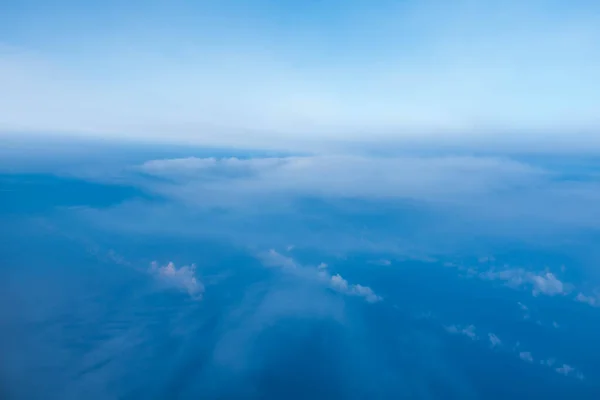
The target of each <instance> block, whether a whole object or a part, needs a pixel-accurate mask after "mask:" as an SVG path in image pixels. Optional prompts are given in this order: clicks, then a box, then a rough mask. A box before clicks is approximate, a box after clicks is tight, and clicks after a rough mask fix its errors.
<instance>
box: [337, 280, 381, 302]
mask: <svg viewBox="0 0 600 400" xmlns="http://www.w3.org/2000/svg"><path fill="white" fill-rule="evenodd" d="M331 287H333V288H334V289H336V290H337V291H339V292H341V293H345V294H348V295H350V296H360V297H364V299H365V300H366V301H367V302H369V303H377V302H378V301H381V300H383V299H382V297H381V296H378V295H376V294H375V293H374V292H373V290H372V289H371V288H370V287H368V286H362V285H359V284H355V285H350V284H348V281H347V280H345V279H344V278H342V276H341V275H340V274H335V275H333V276H332V277H331Z"/></svg>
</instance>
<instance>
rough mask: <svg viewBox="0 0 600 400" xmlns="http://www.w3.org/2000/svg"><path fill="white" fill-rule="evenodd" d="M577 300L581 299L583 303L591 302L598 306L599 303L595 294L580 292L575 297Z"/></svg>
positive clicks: (591, 304)
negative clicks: (588, 294) (589, 294)
mask: <svg viewBox="0 0 600 400" xmlns="http://www.w3.org/2000/svg"><path fill="white" fill-rule="evenodd" d="M575 300H576V301H579V302H581V303H586V304H589V305H590V306H596V304H597V300H596V298H595V297H593V296H586V295H585V294H583V293H581V292H580V293H578V294H577V296H576V297H575Z"/></svg>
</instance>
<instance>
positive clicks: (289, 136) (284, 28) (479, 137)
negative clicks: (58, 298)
mask: <svg viewBox="0 0 600 400" xmlns="http://www.w3.org/2000/svg"><path fill="white" fill-rule="evenodd" d="M2 8H3V12H2V13H1V15H0V86H1V87H3V88H4V90H3V92H4V94H5V95H4V96H2V98H1V99H0V131H1V132H4V133H15V132H19V133H20V132H32V133H37V134H56V133H68V134H74V135H93V136H100V137H103V138H129V139H134V140H147V141H156V140H160V141H168V142H184V143H194V144H211V145H212V144H219V145H234V146H254V147H268V146H275V147H280V148H294V147H297V146H299V144H300V143H304V144H306V143H307V142H309V143H314V142H315V141H333V142H344V141H353V140H361V141H368V140H403V139H406V138H411V139H413V138H417V139H418V140H421V139H423V140H425V141H431V140H434V141H436V143H437V142H439V141H440V140H448V141H450V142H461V143H466V144H470V143H481V142H483V143H486V144H488V145H492V144H497V143H499V142H503V143H504V142H506V143H509V144H513V145H515V146H528V145H529V146H530V147H536V146H540V145H542V143H548V142H549V143H551V144H550V147H552V146H554V147H555V148H564V147H565V146H569V147H574V148H577V149H589V148H590V147H592V148H598V147H599V146H600V139H598V137H599V136H600V135H598V129H599V128H600V117H599V116H598V115H599V114H598V110H599V109H600V90H599V88H600V72H599V71H600V50H598V43H600V5H598V3H597V2H594V1H569V2H566V1H543V0H536V1H528V2H522V1H514V0H509V1H505V2H501V3H500V2H491V1H479V2H478V1H436V0H426V1H378V2H372V1H361V0H353V1H321V2H317V1H305V2H299V1H294V2H292V1H266V0H261V1H253V2H244V1H201V2H191V1H190V2H185V1H169V2H167V1H143V2H141V1H131V2H118V1H89V2H75V1H21V2H10V3H9V4H3V5H2ZM6 94H8V95H6Z"/></svg>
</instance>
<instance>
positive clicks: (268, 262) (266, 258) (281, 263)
mask: <svg viewBox="0 0 600 400" xmlns="http://www.w3.org/2000/svg"><path fill="white" fill-rule="evenodd" d="M259 258H260V260H261V261H262V262H263V264H264V265H265V266H267V267H281V268H287V269H295V268H297V267H298V266H299V265H298V264H297V263H296V261H294V259H293V258H291V257H288V256H284V255H283V254H281V253H278V252H277V251H275V250H273V249H271V250H269V251H268V252H266V253H260V254H259Z"/></svg>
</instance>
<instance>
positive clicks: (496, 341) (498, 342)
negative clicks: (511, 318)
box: [488, 333, 502, 347]
mask: <svg viewBox="0 0 600 400" xmlns="http://www.w3.org/2000/svg"><path fill="white" fill-rule="evenodd" d="M488 338H489V339H490V344H491V345H492V347H496V346H500V345H501V344H502V341H501V340H500V338H499V337H498V336H496V335H495V334H493V333H488Z"/></svg>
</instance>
